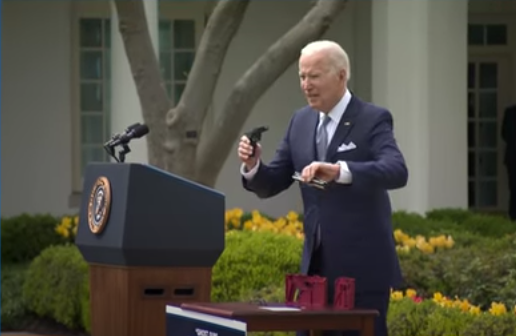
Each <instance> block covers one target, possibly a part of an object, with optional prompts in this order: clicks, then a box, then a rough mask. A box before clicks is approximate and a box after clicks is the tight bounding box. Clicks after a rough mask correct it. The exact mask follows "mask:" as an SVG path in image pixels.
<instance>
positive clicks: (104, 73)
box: [78, 18, 111, 177]
mask: <svg viewBox="0 0 516 336" xmlns="http://www.w3.org/2000/svg"><path fill="white" fill-rule="evenodd" d="M110 48H111V25H110V20H109V19H101V18H81V19H79V65H80V66H79V86H80V88H79V97H78V101H79V114H80V117H79V119H80V120H79V123H80V128H79V133H80V176H81V177H82V175H83V173H84V169H85V167H86V165H87V164H88V163H89V162H108V161H109V156H108V155H107V153H106V152H105V151H104V148H103V147H102V145H103V143H104V142H105V141H106V139H107V138H108V137H109V135H110V103H111V101H110V98H111V96H110V90H111V81H110V78H111V71H110V63H111V61H110Z"/></svg>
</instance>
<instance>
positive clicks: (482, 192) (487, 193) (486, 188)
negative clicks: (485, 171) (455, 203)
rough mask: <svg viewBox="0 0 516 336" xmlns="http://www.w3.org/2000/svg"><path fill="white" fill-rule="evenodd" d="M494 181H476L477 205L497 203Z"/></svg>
mask: <svg viewBox="0 0 516 336" xmlns="http://www.w3.org/2000/svg"><path fill="white" fill-rule="evenodd" d="M497 189H498V187H497V183H496V181H481V182H480V181H479V182H478V190H477V193H478V206H479V207H493V206H496V205H497V203H498V196H497V191H498V190H497Z"/></svg>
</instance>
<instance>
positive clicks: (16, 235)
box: [1, 214, 65, 263]
mask: <svg viewBox="0 0 516 336" xmlns="http://www.w3.org/2000/svg"><path fill="white" fill-rule="evenodd" d="M58 223H59V219H58V218H56V217H53V216H50V215H36V216H31V215H28V214H22V215H19V216H16V217H11V218H2V220H1V225H2V238H1V239H2V262H3V263H19V262H30V261H31V260H32V259H34V258H35V257H36V256H37V255H38V254H40V253H41V251H43V250H44V249H45V248H47V247H49V246H52V245H58V244H63V243H64V242H65V240H64V238H62V237H60V236H59V235H58V234H57V233H56V232H55V227H56V225H57V224H58Z"/></svg>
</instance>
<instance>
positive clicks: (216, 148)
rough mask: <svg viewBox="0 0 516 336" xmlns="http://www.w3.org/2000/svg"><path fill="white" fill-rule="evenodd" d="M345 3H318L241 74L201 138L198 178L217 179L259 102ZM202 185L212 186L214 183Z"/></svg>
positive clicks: (334, 0)
mask: <svg viewBox="0 0 516 336" xmlns="http://www.w3.org/2000/svg"><path fill="white" fill-rule="evenodd" d="M346 3H347V0H319V1H317V3H316V4H315V6H314V7H313V8H312V9H311V10H310V11H309V12H308V13H307V14H306V15H305V16H304V17H303V19H302V20H301V21H300V22H298V23H297V24H296V25H295V26H294V27H292V28H291V29H290V30H289V31H288V32H287V33H286V34H285V35H283V36H282V37H281V38H280V39H279V40H277V41H276V42H275V43H274V44H273V45H272V46H271V47H270V48H269V49H268V50H267V52H265V54H263V55H262V56H261V57H260V58H259V59H258V60H257V61H256V62H255V63H254V64H253V65H252V66H251V68H250V69H249V70H247V71H246V72H245V73H244V75H243V76H242V77H241V78H240V79H239V81H238V82H237V83H236V84H235V86H234V88H233V90H232V92H231V94H230V96H229V98H228V99H227V101H226V103H225V105H224V107H223V113H222V114H221V115H220V117H219V119H218V120H217V121H216V122H215V124H214V125H213V126H212V128H211V131H210V132H209V134H205V136H204V137H203V138H202V142H201V144H200V147H199V149H198V153H197V154H198V155H197V169H198V170H197V176H200V177H202V176H214V175H215V177H216V176H217V175H218V172H220V170H221V169H222V167H223V165H224V163H225V161H226V159H227V157H228V155H229V152H230V150H231V148H232V145H233V143H234V141H235V139H236V138H238V135H239V134H240V132H241V129H242V126H243V124H244V123H245V121H246V119H247V118H248V116H249V114H250V112H251V110H252V108H253V106H254V105H255V104H256V102H257V101H258V99H259V98H260V97H261V96H262V95H263V94H264V93H265V92H266V91H267V89H268V88H269V87H270V86H271V85H272V84H273V83H274V82H275V81H276V80H277V79H278V78H279V77H280V76H281V75H282V74H283V73H284V72H285V71H286V70H287V69H288V67H289V66H290V65H291V64H292V63H294V62H295V61H296V60H297V59H298V57H299V52H300V50H301V49H302V48H303V47H304V46H305V45H306V44H308V43H309V42H311V41H314V40H316V39H318V38H320V37H321V36H322V35H323V34H324V33H325V32H326V31H327V30H328V28H329V27H330V26H331V24H332V23H333V21H334V20H335V18H336V17H337V16H338V14H339V13H340V12H341V11H342V10H343V9H344V7H345V5H346ZM208 179H209V178H208ZM203 183H206V184H210V183H212V184H214V181H203Z"/></svg>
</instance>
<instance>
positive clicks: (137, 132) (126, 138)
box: [104, 123, 149, 162]
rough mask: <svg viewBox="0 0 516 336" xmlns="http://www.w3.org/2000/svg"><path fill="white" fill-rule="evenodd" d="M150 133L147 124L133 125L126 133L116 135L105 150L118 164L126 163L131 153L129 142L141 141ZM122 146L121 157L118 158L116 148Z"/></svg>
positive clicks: (108, 142)
mask: <svg viewBox="0 0 516 336" xmlns="http://www.w3.org/2000/svg"><path fill="white" fill-rule="evenodd" d="M147 133H149V127H148V126H147V125H145V124H143V125H142V124H140V123H136V124H132V125H131V126H129V127H127V128H126V129H125V131H124V132H122V133H118V134H115V135H114V136H113V137H112V138H111V139H110V140H109V141H107V142H106V143H105V144H104V149H105V150H106V152H107V153H108V154H109V156H111V157H113V158H114V159H115V160H116V161H117V162H124V161H125V155H126V154H127V153H129V152H130V151H131V149H130V148H129V145H128V144H129V142H130V141H131V140H132V139H139V138H141V137H142V136H144V135H146V134H147ZM116 146H122V150H121V151H120V153H119V157H118V158H117V157H116V155H115V147H116Z"/></svg>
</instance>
